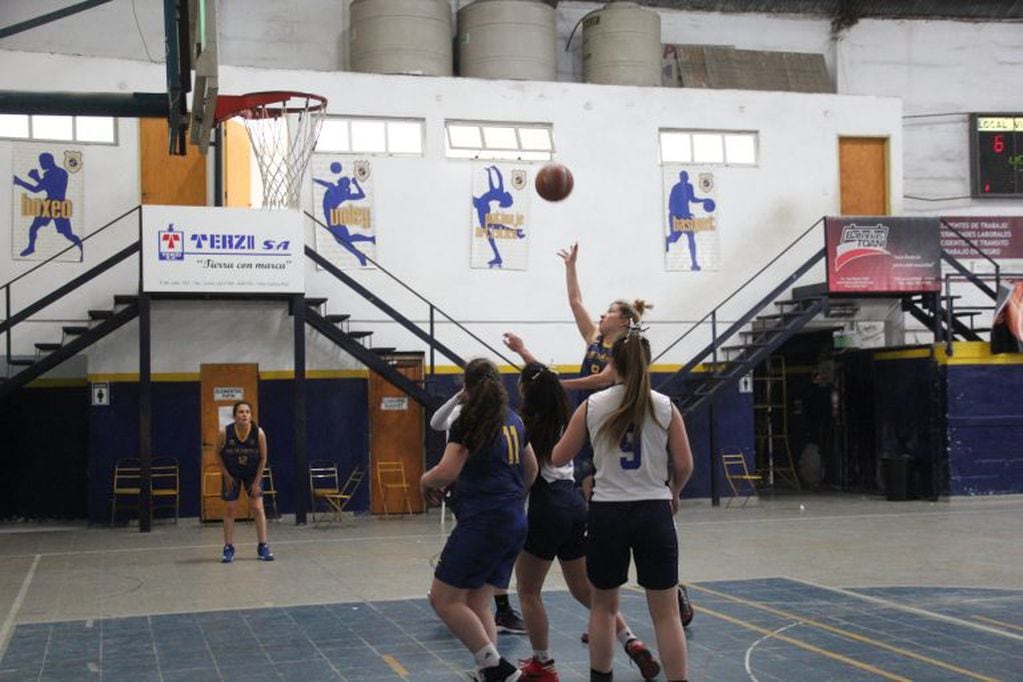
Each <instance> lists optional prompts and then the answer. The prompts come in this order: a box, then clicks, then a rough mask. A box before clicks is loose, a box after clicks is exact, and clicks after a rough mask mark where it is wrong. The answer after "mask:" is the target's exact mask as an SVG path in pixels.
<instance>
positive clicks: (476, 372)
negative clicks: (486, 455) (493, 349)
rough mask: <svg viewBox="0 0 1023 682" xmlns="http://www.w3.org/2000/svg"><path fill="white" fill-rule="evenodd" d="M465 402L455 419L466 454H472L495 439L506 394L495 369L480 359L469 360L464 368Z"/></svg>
mask: <svg viewBox="0 0 1023 682" xmlns="http://www.w3.org/2000/svg"><path fill="white" fill-rule="evenodd" d="M465 392H466V395H467V398H466V401H465V402H464V403H462V411H461V413H460V414H459V416H458V420H457V421H458V422H459V423H460V425H461V428H462V433H463V434H464V435H463V439H462V445H464V446H465V447H466V449H467V450H469V454H470V455H472V454H474V453H476V451H478V450H479V449H480V448H482V447H484V446H486V445H488V444H489V443H490V442H491V441H493V440H494V438H495V437H497V433H498V431H500V430H501V426H502V424H504V413H505V410H507V409H508V392H507V391H506V390H505V388H504V384H503V383H502V382H501V375H500V373H498V371H497V365H495V364H494V363H493V362H491V361H490V360H486V359H484V358H476V359H475V360H470V361H469V364H468V365H466V367H465Z"/></svg>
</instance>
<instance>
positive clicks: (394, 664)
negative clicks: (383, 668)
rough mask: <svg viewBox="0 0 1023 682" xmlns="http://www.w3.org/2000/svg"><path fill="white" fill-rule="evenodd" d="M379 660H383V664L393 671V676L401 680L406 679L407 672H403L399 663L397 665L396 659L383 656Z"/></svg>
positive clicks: (403, 669) (387, 655) (386, 655)
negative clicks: (395, 675)
mask: <svg viewBox="0 0 1023 682" xmlns="http://www.w3.org/2000/svg"><path fill="white" fill-rule="evenodd" d="M380 658H382V659H384V663H386V664H387V665H389V666H390V667H391V670H393V671H394V672H395V674H397V675H398V676H400V677H401V678H402V679H406V678H407V677H408V670H405V668H404V667H403V666H402V665H401V663H398V659H397V658H395V657H394V656H392V655H390V654H383V655H382V656H381V657H380Z"/></svg>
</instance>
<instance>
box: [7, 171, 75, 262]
mask: <svg viewBox="0 0 1023 682" xmlns="http://www.w3.org/2000/svg"><path fill="white" fill-rule="evenodd" d="M39 167H40V168H42V169H43V175H42V177H39V171H37V170H36V169H35V168H33V169H31V170H30V171H29V172H28V177H30V178H32V179H33V180H35V182H36V184H34V185H32V184H30V183H28V182H26V181H24V180H22V179H21V178H19V177H18V176H17V175H15V176H14V184H15V185H18V186H20V187H24V188H25V189H27V190H28V191H29V192H32V193H33V194H38V193H39V192H45V193H46V199H45V201H47V202H51V203H50V210H52V209H53V208H54V204H55V203H56V202H62V201H64V200H65V199H66V198H67V180H68V177H67V171H66V170H64V169H63V168H61V167H60V166H58V165H57V164H56V163H55V162H54V161H53V154H49V153H47V152H43V153H42V154H40V155H39ZM51 220H52V221H53V224H54V226H55V227H56V228H57V232H59V233H60V234H62V235H64V237H66V238H67V240H68V241H70V242H71V243H72V244H74V245H75V246H77V247H78V252H79V256H78V260H79V261H81V260H84V259H85V248H84V247H83V246H82V240H81V239H79V238H78V235H76V234H75V233H74V232H73V231H72V229H71V219H70V218H68V217H66V216H61V217H59V218H57V217H51V216H49V215H40V216H37V217H36V219H35V220H33V221H32V224H31V225H30V226H29V228H28V246H26V247H25V250H24V251H22V252H21V255H22V256H28V255H29V254H32V253H35V250H36V234H37V233H38V232H39V228H41V227H43V226H45V225H49V224H50V221H51Z"/></svg>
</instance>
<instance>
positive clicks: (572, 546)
mask: <svg viewBox="0 0 1023 682" xmlns="http://www.w3.org/2000/svg"><path fill="white" fill-rule="evenodd" d="M519 392H520V394H521V396H522V404H521V406H520V408H519V414H520V415H521V416H522V421H523V423H524V424H525V425H526V431H527V432H528V433H529V442H530V445H531V446H532V447H533V451H534V453H535V454H536V458H537V461H538V462H539V465H540V475H539V476H537V478H536V481H535V482H534V483H533V487H532V488H531V489H530V492H529V512H528V524H527V528H528V530H527V533H526V544H525V546H524V547H523V549H522V552H520V553H519V558H518V561H516V563H515V581H516V586H517V588H518V593H519V602H520V603H521V604H522V613H523V615H524V616H525V619H526V626H527V630H528V633H529V641H530V644H532V646H533V655H532V657H530V658H528V659H526V660H523V661H520V669H521V670H522V679H523V680H530V681H532V682H557V680H558V673H557V669H556V668H555V664H554V659H553V657H552V656H551V653H550V638H549V625H548V620H547V612H546V610H545V609H544V605H543V597H542V594H541V591H542V589H543V584H544V581H545V580H546V578H547V573H548V572H549V571H550V568H551V564H552V563H553V562H554V559H555V557H556V558H557V559H558V562H559V563H560V564H561V573H562V575H563V576H564V578H565V584H566V585H567V586H568V589H569V591H570V592H571V593H572V596H573V597H575V598H576V600H577V601H578V602H579V603H580V604H582V605H583V606H585V607H586V608H589V606H590V583H589V581H588V580H587V579H586V502H585V500H583V498H582V495H581V494H580V492H579V489H578V488H576V486H575V484H574V481H573V477H572V463H571V462H569V463H567V464H564V465H562V466H554V465H553V464H552V463H551V450H553V448H554V444H555V443H557V441H558V438H560V437H561V434H562V431H563V430H564V429H565V426H566V424H568V415H569V411H568V398H567V396H566V395H565V389H563V388H562V387H561V384H560V383H559V381H558V375H557V373H555V372H554V371H552V370H551V369H550V368H549V367H547V366H545V365H542V364H540V363H538V362H535V361H533V362H529V363H528V364H527V365H526V366H525V367H524V368H523V369H522V373H521V374H520V377H519ZM615 630H616V632H617V637H618V640H619V641H620V642H621V643H622V645H623V646H624V647H625V652H626V653H627V654H628V656H629V658H631V659H632V660H633V661H634V662H635V663H636V664H637V665H638V666H639V669H640V672H641V674H642V675H643V678H644V679H653V678H655V677H657V674H658V673H659V672H660V670H661V668H660V665H659V664H658V663H657V661H656V660H655V659H654V657H653V655H652V654H651V653H650V650H649V649H647V647H646V645H644V644H643V642H641V641H640V640H639V638H637V637H636V635H634V634H633V633H632V631H631V630H630V629H629V628H628V626H627V625H626V623H625V620H624V619H623V618H622V617H621V615H620V614H618V615H617V616H616V618H615Z"/></svg>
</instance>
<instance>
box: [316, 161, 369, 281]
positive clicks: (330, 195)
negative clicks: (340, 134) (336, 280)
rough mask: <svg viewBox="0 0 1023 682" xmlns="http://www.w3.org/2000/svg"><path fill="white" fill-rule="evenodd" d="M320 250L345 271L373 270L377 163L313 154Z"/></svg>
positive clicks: (318, 247)
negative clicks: (374, 199)
mask: <svg viewBox="0 0 1023 682" xmlns="http://www.w3.org/2000/svg"><path fill="white" fill-rule="evenodd" d="M309 168H310V171H311V175H312V178H313V209H314V210H313V213H314V215H316V217H317V218H318V219H319V221H320V222H322V223H323V225H326V227H323V225H317V226H316V233H315V234H316V250H317V251H318V252H319V253H320V255H321V256H323V257H324V258H326V259H327V260H328V261H330V262H331V263H333V264H334V265H336V266H337V267H339V268H341V269H343V270H352V269H363V268H373V267H375V265H374V263H375V261H376V257H377V232H376V224H375V222H374V220H373V163H372V161H370V160H369V159H364V158H359V157H357V156H347V155H343V154H313V157H312V160H311V161H310V162H309Z"/></svg>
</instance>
